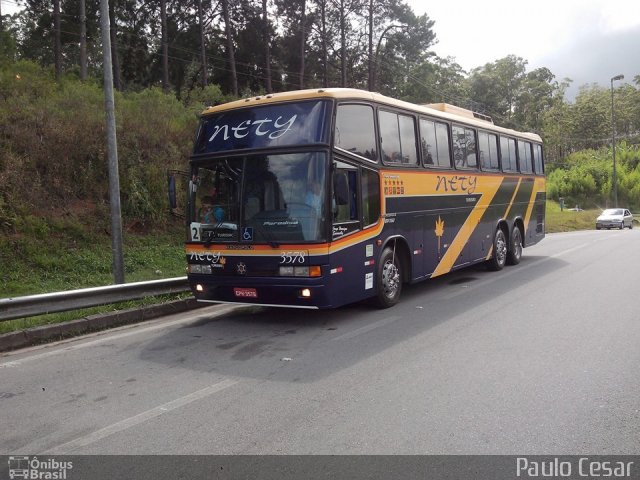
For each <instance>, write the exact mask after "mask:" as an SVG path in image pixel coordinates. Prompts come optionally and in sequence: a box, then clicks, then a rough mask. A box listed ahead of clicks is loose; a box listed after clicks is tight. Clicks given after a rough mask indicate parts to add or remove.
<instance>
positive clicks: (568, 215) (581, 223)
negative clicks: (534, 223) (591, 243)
mask: <svg viewBox="0 0 640 480" xmlns="http://www.w3.org/2000/svg"><path fill="white" fill-rule="evenodd" d="M600 213H602V210H600V209H593V210H583V211H581V212H574V211H570V210H567V209H566V208H565V209H564V211H561V210H560V204H558V203H557V202H553V201H551V200H548V201H547V212H546V219H545V224H546V232H547V233H558V232H571V231H574V230H591V229H594V228H595V226H596V218H597V217H598V215H600Z"/></svg>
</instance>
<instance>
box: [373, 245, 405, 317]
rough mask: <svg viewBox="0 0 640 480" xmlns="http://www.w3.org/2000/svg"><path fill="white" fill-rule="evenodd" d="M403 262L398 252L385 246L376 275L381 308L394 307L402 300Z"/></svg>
mask: <svg viewBox="0 0 640 480" xmlns="http://www.w3.org/2000/svg"><path fill="white" fill-rule="evenodd" d="M401 266H402V263H401V262H400V258H399V257H398V252H397V251H396V252H395V255H394V251H393V249H392V248H389V247H387V248H385V249H384V250H383V251H382V255H380V261H379V262H378V271H377V272H376V273H377V277H376V290H377V291H376V298H375V301H376V305H377V306H378V307H380V308H389V307H393V306H394V305H395V304H396V303H398V301H399V300H400V293H401V292H402V271H401V270H400V267H401Z"/></svg>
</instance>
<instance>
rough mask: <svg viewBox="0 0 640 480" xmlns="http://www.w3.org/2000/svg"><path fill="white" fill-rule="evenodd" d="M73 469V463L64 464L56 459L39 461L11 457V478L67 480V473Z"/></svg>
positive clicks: (24, 457)
mask: <svg viewBox="0 0 640 480" xmlns="http://www.w3.org/2000/svg"><path fill="white" fill-rule="evenodd" d="M72 468H73V462H62V461H59V460H56V459H54V458H47V459H44V460H39V459H38V457H28V456H11V457H9V478H10V479H11V480H13V479H14V478H24V479H33V480H66V479H67V478H69V477H67V471H68V470H71V469H72Z"/></svg>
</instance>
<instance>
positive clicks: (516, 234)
mask: <svg viewBox="0 0 640 480" xmlns="http://www.w3.org/2000/svg"><path fill="white" fill-rule="evenodd" d="M510 240H511V241H510V242H509V248H508V250H507V263H508V264H509V265H517V264H519V263H520V259H521V258H522V233H521V232H520V227H518V226H517V225H515V226H514V227H513V232H511V239H510Z"/></svg>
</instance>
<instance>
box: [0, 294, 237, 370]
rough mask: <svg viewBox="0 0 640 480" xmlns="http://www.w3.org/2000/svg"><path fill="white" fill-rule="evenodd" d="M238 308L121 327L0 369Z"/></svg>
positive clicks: (230, 307)
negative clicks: (122, 329) (145, 325)
mask: <svg viewBox="0 0 640 480" xmlns="http://www.w3.org/2000/svg"><path fill="white" fill-rule="evenodd" d="M237 308H238V306H237V305H225V306H222V307H219V308H217V309H216V310H214V311H213V312H208V313H202V312H200V313H194V314H192V315H189V316H187V317H183V318H180V319H177V320H171V321H169V322H161V323H156V324H155V325H150V326H148V327H142V328H136V327H137V326H139V325H140V324H137V325H125V326H124V327H120V328H124V329H126V331H123V332H121V333H109V331H108V330H106V331H102V332H98V333H99V334H100V338H98V339H97V340H92V341H89V342H83V343H77V344H75V345H71V346H68V347H67V346H60V348H56V347H53V348H56V349H55V350H49V351H46V352H42V353H36V354H34V355H31V356H28V357H24V358H20V359H18V360H11V361H8V362H4V363H0V369H2V368H10V367H18V366H20V365H22V364H23V363H26V362H31V361H33V360H40V359H42V358H47V357H51V356H53V355H59V354H61V353H66V352H72V351H75V350H80V349H82V348H88V347H93V346H94V345H99V344H101V343H105V342H108V341H109V342H110V341H112V340H118V339H120V338H126V337H131V336H133V335H139V334H141V333H148V332H153V331H155V330H161V329H163V328H169V327H173V326H175V325H179V324H181V323H188V322H191V321H194V320H199V319H200V318H205V317H210V318H214V317H218V316H220V315H224V314H225V313H228V312H229V311H231V310H234V309H237ZM115 331H116V332H117V331H118V329H116V330H115ZM81 340H82V337H78V338H76V339H74V341H75V342H77V341H81ZM65 343H66V342H65ZM48 347H49V348H51V346H48ZM41 348H47V346H45V347H41ZM20 353H24V352H20V351H17V352H13V353H9V354H8V355H6V356H12V355H16V354H20Z"/></svg>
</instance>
